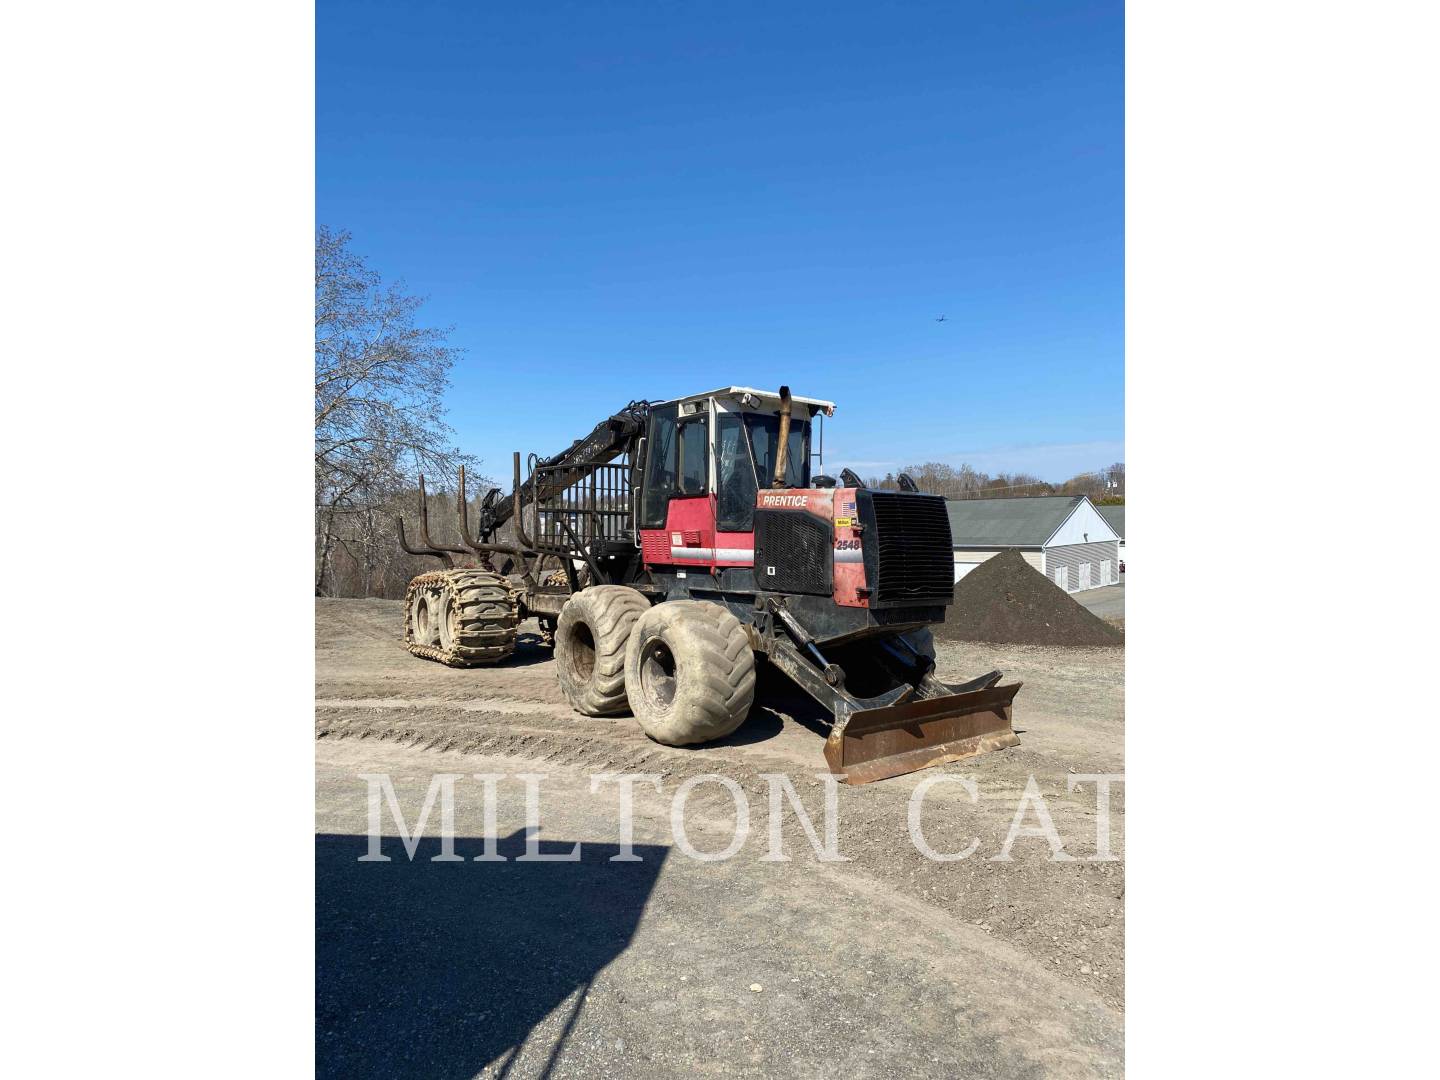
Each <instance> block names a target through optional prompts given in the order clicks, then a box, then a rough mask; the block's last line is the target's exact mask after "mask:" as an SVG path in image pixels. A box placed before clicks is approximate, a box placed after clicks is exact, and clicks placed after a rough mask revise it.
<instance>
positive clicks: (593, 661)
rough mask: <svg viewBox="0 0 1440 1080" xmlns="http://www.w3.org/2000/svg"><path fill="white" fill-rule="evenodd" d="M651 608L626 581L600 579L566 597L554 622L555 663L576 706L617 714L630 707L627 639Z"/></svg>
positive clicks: (562, 685)
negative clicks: (604, 582)
mask: <svg viewBox="0 0 1440 1080" xmlns="http://www.w3.org/2000/svg"><path fill="white" fill-rule="evenodd" d="M649 610H650V601H649V600H647V599H645V597H644V595H643V594H641V593H639V592H637V591H636V590H634V589H631V588H627V587H626V586H624V585H595V586H593V587H591V588H589V589H582V590H581V591H580V592H578V593H575V594H574V595H573V596H571V597H570V599H569V600H567V601H565V606H564V607H563V608H561V609H560V618H559V620H558V621H557V622H556V624H555V663H556V666H557V668H558V671H559V675H560V688H561V689H562V690H564V691H565V697H566V698H567V699H568V700H569V702H570V704H571V706H572V707H573V708H574V709H575V710H576V711H577V712H580V713H583V714H585V715H586V716H614V715H615V714H616V713H623V712H624V711H625V710H626V709H627V708H628V702H627V701H626V698H625V645H626V643H627V642H628V641H629V640H630V631H631V629H632V628H633V627H634V626H635V623H636V622H637V621H638V620H639V619H640V617H641V616H642V615H644V614H645V613H646V612H648V611H649Z"/></svg>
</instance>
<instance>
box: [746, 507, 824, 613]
mask: <svg viewBox="0 0 1440 1080" xmlns="http://www.w3.org/2000/svg"><path fill="white" fill-rule="evenodd" d="M832 536H833V534H832V530H831V527H830V522H828V521H826V520H825V519H823V518H818V517H816V516H815V515H814V514H807V513H806V512H805V511H804V510H756V511H755V584H756V585H758V586H759V587H760V588H762V589H766V590H768V591H770V592H785V593H809V594H812V595H815V596H829V595H831V593H833V592H834V587H833V585H832V580H833V578H832V575H831V572H830V570H831V562H832V559H833V557H834V556H833V553H832V552H833V548H834V540H833V538H832Z"/></svg>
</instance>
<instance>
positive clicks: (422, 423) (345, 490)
mask: <svg viewBox="0 0 1440 1080" xmlns="http://www.w3.org/2000/svg"><path fill="white" fill-rule="evenodd" d="M349 244H350V234H349V233H346V232H336V231H332V230H331V229H329V228H326V227H324V226H321V228H320V230H319V232H318V233H317V235H316V238H315V591H316V593H317V595H342V594H349V595H362V596H370V595H374V594H375V593H376V592H377V591H378V592H380V593H382V594H383V593H385V592H390V591H392V590H393V584H392V581H391V579H392V577H393V575H391V574H390V573H389V570H390V567H391V564H392V563H394V562H395V561H396V560H397V559H398V558H400V557H402V553H401V552H400V551H399V549H398V546H397V544H396V541H395V537H394V534H393V531H392V528H393V522H394V515H395V513H396V512H397V511H398V510H399V509H400V507H401V506H402V504H403V503H405V502H408V501H409V500H410V499H411V498H413V493H414V492H415V490H416V487H417V477H418V474H420V473H422V472H423V473H425V474H427V475H430V476H433V477H435V478H436V480H437V481H439V483H438V484H437V485H436V486H437V489H443V487H444V486H445V484H446V481H447V480H449V479H450V478H453V476H454V474H455V470H456V469H457V467H458V466H459V465H460V464H462V463H463V464H466V465H467V466H470V467H471V468H472V469H473V466H474V465H475V461H474V460H473V459H471V458H467V457H466V456H465V455H462V454H461V453H460V452H459V451H458V449H456V448H455V446H454V444H453V440H454V432H453V430H452V429H451V428H450V426H449V425H448V424H447V423H446V422H445V419H444V416H445V408H444V400H443V399H444V395H445V391H446V389H447V388H448V387H449V385H450V369H451V367H452V366H453V365H454V363H455V360H456V359H457V358H458V356H459V355H460V352H459V350H458V349H455V348H453V347H452V346H450V345H449V344H448V343H447V340H446V334H447V331H446V330H441V329H437V328H434V327H427V326H421V325H417V323H416V315H417V313H418V311H419V309H420V306H421V304H422V300H421V298H420V297H415V296H408V295H406V293H405V291H404V287H403V285H402V284H401V283H398V282H392V283H389V284H386V283H384V282H383V281H382V280H381V277H380V275H379V274H378V273H376V272H375V271H374V270H371V269H370V268H369V267H368V266H367V265H366V262H365V259H364V258H362V257H361V256H359V255H356V254H355V253H354V252H353V251H351V250H350V247H349ZM342 565H343V568H344V570H345V574H344V577H345V579H346V580H345V581H341V580H339V575H338V574H337V569H338V568H340V567H341V566H342Z"/></svg>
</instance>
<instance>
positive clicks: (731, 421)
mask: <svg viewBox="0 0 1440 1080" xmlns="http://www.w3.org/2000/svg"><path fill="white" fill-rule="evenodd" d="M715 452H716V454H718V455H719V457H718V458H717V460H716V470H715V472H716V483H717V485H718V486H719V491H718V492H717V495H718V498H717V499H716V504H717V505H716V511H717V513H716V519H717V525H718V527H719V528H720V530H721V531H722V532H749V531H750V530H751V529H752V528H753V527H754V522H755V494H756V490H755V467H754V465H753V464H752V463H751V461H750V447H749V444H748V442H747V440H746V438H745V421H744V420H743V419H741V417H740V415H739V414H738V413H721V414H720V419H719V428H718V430H717V432H716V439H715Z"/></svg>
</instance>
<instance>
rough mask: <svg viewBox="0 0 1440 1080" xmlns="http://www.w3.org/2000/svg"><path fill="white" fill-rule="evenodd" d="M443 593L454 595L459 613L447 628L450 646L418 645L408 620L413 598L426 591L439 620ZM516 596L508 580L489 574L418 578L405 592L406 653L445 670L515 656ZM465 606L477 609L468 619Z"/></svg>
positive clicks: (437, 573) (453, 572)
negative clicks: (449, 631) (441, 665)
mask: <svg viewBox="0 0 1440 1080" xmlns="http://www.w3.org/2000/svg"><path fill="white" fill-rule="evenodd" d="M447 589H449V590H450V591H451V592H452V593H453V595H454V596H455V599H456V605H455V606H456V608H458V609H459V611H458V613H457V614H456V616H455V618H454V621H453V623H452V626H451V638H452V640H451V644H450V647H449V648H448V649H446V648H443V647H441V646H439V645H430V644H426V643H423V642H419V641H416V640H415V627H414V625H413V623H412V620H413V618H414V615H413V613H414V608H415V605H414V601H415V598H416V596H417V594H419V593H420V592H422V591H428V592H430V593H431V595H432V597H433V602H434V603H435V605H436V608H437V610H438V611H439V612H440V616H441V617H442V618H443V617H444V615H445V609H444V606H443V605H441V604H440V600H441V598H442V597H443V596H444V594H445V591H446V590H447ZM519 595H520V594H519V590H518V589H516V587H515V586H514V585H513V584H512V583H511V582H510V581H509V580H508V579H507V578H504V577H501V576H500V575H499V574H496V573H494V572H493V571H490V570H477V569H470V568H464V569H458V570H432V571H430V572H429V573H425V574H420V575H419V576H417V577H415V578H412V579H411V581H410V584H409V586H407V587H406V589H405V648H406V649H408V650H409V652H410V655H411V656H418V657H420V658H422V659H424V660H435V661H437V662H438V663H441V664H445V665H447V666H449V667H476V666H479V665H482V664H498V663H500V662H501V661H503V660H505V659H507V658H508V657H509V656H510V654H511V653H513V652H514V651H515V638H516V634H517V628H518V625H519V622H520V617H519V616H520V602H519ZM469 605H476V609H475V610H474V611H473V612H471V613H469V614H468V617H467V613H466V610H465V609H466V607H467V606H469ZM496 609H500V610H496Z"/></svg>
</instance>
